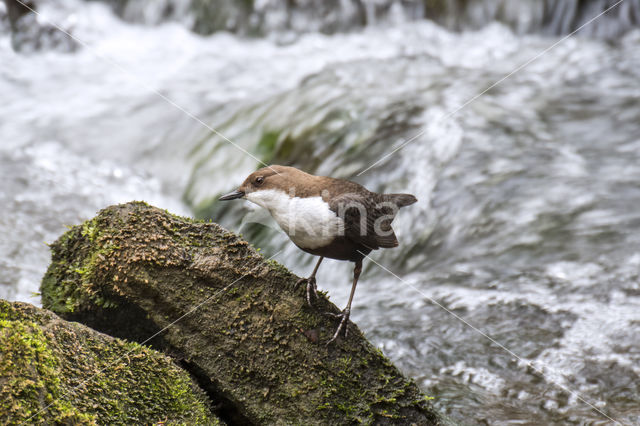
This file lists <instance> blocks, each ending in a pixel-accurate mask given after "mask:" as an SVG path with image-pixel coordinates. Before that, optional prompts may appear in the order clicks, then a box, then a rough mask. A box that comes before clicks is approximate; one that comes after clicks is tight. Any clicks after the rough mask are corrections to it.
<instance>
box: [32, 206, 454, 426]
mask: <svg viewBox="0 0 640 426" xmlns="http://www.w3.org/2000/svg"><path fill="white" fill-rule="evenodd" d="M51 249H52V262H51V265H50V267H49V269H48V271H47V273H46V275H45V277H44V279H43V283H42V301H43V304H44V306H45V307H46V308H48V309H51V310H53V311H54V312H56V313H58V314H59V315H61V316H62V317H64V318H66V319H69V320H73V321H79V322H82V323H84V324H87V325H89V326H90V327H93V328H95V329H97V330H100V331H102V332H105V333H108V334H110V335H113V336H117V337H122V338H126V339H129V340H133V341H137V342H141V343H143V344H150V345H151V346H153V347H154V348H157V349H159V350H162V351H165V352H166V353H168V354H170V355H171V356H173V357H174V358H175V359H176V360H178V361H179V362H180V364H181V365H182V366H183V367H184V368H185V369H186V370H188V371H189V372H190V373H191V374H192V376H193V377H195V378H196V380H197V381H198V383H199V385H200V386H201V387H202V388H203V389H204V390H205V391H206V392H207V395H208V396H209V398H210V399H211V400H212V401H213V403H214V406H215V407H217V409H216V414H217V415H219V416H220V417H221V419H222V420H224V421H225V422H227V423H229V424H344V423H353V422H359V423H366V424H373V423H375V424H412V423H413V424H439V423H442V422H443V421H444V420H443V419H442V418H441V417H440V416H439V415H438V413H436V412H435V411H434V410H433V409H432V407H431V406H430V404H429V398H428V397H426V396H425V395H423V394H422V393H421V392H420V390H419V389H418V387H417V386H416V384H415V383H414V382H413V381H412V380H410V379H408V378H406V377H404V376H403V375H402V374H401V373H400V371H398V369H397V368H396V367H395V366H394V365H393V364H391V362H389V360H388V359H387V358H385V357H384V356H383V354H382V353H381V352H380V351H379V350H378V349H377V348H375V347H374V346H372V345H371V344H370V343H369V342H368V341H367V340H366V339H365V337H364V336H363V334H362V333H361V332H360V331H359V330H358V328H357V327H356V326H355V324H352V323H350V324H349V333H348V336H347V337H346V338H344V339H340V340H339V341H337V342H335V343H334V344H332V345H329V346H327V345H325V344H324V343H325V342H326V341H327V340H328V339H329V337H330V336H331V334H332V332H333V331H334V329H335V327H336V325H337V324H336V323H335V320H334V319H332V318H330V317H328V316H326V315H324V313H325V312H334V313H337V312H339V310H338V308H337V307H335V306H334V305H333V304H331V303H330V302H329V301H328V300H327V299H326V298H325V297H321V298H320V300H319V301H318V303H317V304H316V307H314V308H310V307H308V306H307V305H306V303H305V298H304V291H305V290H304V289H303V288H298V289H297V290H295V291H294V290H293V288H292V287H293V284H294V283H295V282H296V280H297V277H296V276H294V275H293V274H291V273H290V272H289V271H287V269H285V268H284V267H283V266H281V265H280V264H278V263H277V262H275V261H273V260H268V259H265V258H264V257H263V256H262V255H261V254H260V253H259V252H258V251H257V250H255V249H254V248H253V247H251V246H250V245H249V244H248V243H247V242H246V241H243V240H242V239H241V238H239V237H238V236H237V235H235V234H233V233H231V232H229V231H227V230H225V229H224V228H222V227H220V226H219V225H217V224H215V223H204V222H199V221H195V220H192V219H188V218H183V217H178V216H175V215H172V214H170V213H168V212H166V211H163V210H160V209H158V208H155V207H152V206H149V205H147V204H145V203H141V202H132V203H128V204H123V205H118V206H111V207H108V208H106V209H104V210H102V211H101V212H99V214H98V215H97V216H96V217H95V218H94V219H92V220H89V221H87V222H85V223H84V224H82V225H79V226H75V227H73V228H71V229H70V230H69V231H68V232H67V233H65V234H64V235H63V236H62V237H60V238H59V239H58V241H56V242H55V243H54V244H53V245H52V246H51ZM301 287H304V286H301Z"/></svg>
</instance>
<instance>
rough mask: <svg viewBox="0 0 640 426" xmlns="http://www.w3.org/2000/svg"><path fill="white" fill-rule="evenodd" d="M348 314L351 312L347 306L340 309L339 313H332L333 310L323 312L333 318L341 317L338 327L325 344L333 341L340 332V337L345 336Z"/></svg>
mask: <svg viewBox="0 0 640 426" xmlns="http://www.w3.org/2000/svg"><path fill="white" fill-rule="evenodd" d="M350 314H351V310H350V309H348V308H347V309H345V310H344V311H342V313H340V314H334V313H333V312H325V315H329V316H331V317H334V318H341V320H340V324H338V328H337V329H336V332H335V333H334V334H333V337H332V338H331V339H330V340H329V341H328V342H327V346H329V345H330V344H331V343H333V342H334V341H335V340H336V339H337V338H338V336H340V334H342V337H347V324H348V322H349V315H350Z"/></svg>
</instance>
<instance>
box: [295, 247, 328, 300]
mask: <svg viewBox="0 0 640 426" xmlns="http://www.w3.org/2000/svg"><path fill="white" fill-rule="evenodd" d="M322 259H324V257H322V256H321V257H320V260H318V263H316V267H315V268H313V272H312V273H311V275H310V276H309V278H300V279H299V280H298V281H296V284H295V286H294V288H298V286H299V285H300V284H302V283H303V282H306V283H307V303H308V304H309V306H313V304H312V303H311V295H312V294H313V297H314V298H316V299H317V298H318V286H317V285H316V272H318V268H319V267H320V263H321V262H322Z"/></svg>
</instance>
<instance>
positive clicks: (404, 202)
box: [384, 194, 418, 208]
mask: <svg viewBox="0 0 640 426" xmlns="http://www.w3.org/2000/svg"><path fill="white" fill-rule="evenodd" d="M384 200H385V201H390V202H392V203H394V204H395V205H396V206H398V208H400V207H405V206H409V205H411V204H413V203H415V202H417V201H418V199H417V198H416V197H414V196H413V195H411V194H384Z"/></svg>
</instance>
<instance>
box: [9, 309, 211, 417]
mask: <svg viewBox="0 0 640 426" xmlns="http://www.w3.org/2000/svg"><path fill="white" fill-rule="evenodd" d="M159 422H164V423H165V424H185V423H189V424H196V423H197V424H214V425H215V424H221V423H220V421H219V420H218V419H217V418H216V417H215V416H214V415H212V413H211V409H210V401H209V400H208V399H207V396H206V394H205V393H204V392H203V391H202V390H201V389H200V388H199V387H198V386H197V385H196V384H195V383H194V382H193V381H192V379H191V377H190V376H189V374H188V373H187V372H185V371H184V370H182V369H180V368H179V367H177V366H176V365H175V364H174V363H173V361H172V360H171V359H170V358H169V357H167V356H165V355H163V354H161V353H159V352H157V351H155V350H152V349H149V348H146V347H144V346H141V345H139V344H137V343H127V342H124V341H123V340H120V339H115V338H113V337H109V336H106V335H104V334H102V333H99V332H97V331H95V330H92V329H90V328H88V327H86V326H84V325H81V324H78V323H71V322H67V321H64V320H61V319H60V318H59V317H58V316H56V315H54V314H53V313H51V312H48V311H45V310H43V309H38V308H36V307H34V306H32V305H29V304H26V303H19V302H16V303H10V302H7V301H4V300H0V423H1V424H43V423H44V424H143V423H145V424H147V423H159Z"/></svg>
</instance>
